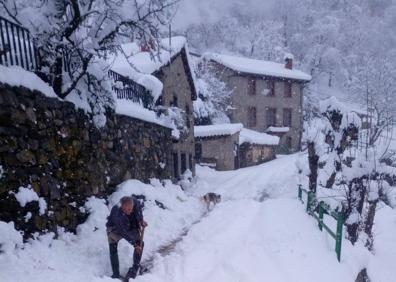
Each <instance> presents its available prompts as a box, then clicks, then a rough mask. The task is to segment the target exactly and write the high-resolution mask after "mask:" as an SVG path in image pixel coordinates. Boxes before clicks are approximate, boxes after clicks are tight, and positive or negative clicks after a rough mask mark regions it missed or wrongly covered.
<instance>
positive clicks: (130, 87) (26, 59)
mask: <svg viewBox="0 0 396 282" xmlns="http://www.w3.org/2000/svg"><path fill="white" fill-rule="evenodd" d="M64 56H65V57H64V58H65V59H66V57H67V56H68V54H67V52H65V55H64ZM69 59H70V58H69ZM69 61H70V60H69ZM0 64H1V65H5V66H14V65H16V66H20V67H22V68H24V69H26V70H28V71H32V72H37V71H38V70H39V66H40V63H39V59H38V52H37V49H36V47H35V44H34V42H33V39H32V36H31V35H30V33H29V31H28V30H27V29H26V28H25V27H23V26H21V25H19V24H16V23H13V22H11V21H10V20H7V19H6V18H3V17H1V16H0ZM63 67H64V70H65V71H69V70H70V65H69V64H65V62H64V63H63ZM109 76H110V77H111V78H113V79H114V81H115V82H121V83H122V87H117V86H115V87H113V90H114V91H115V92H116V94H117V98H118V99H127V100H132V101H134V102H136V103H142V104H143V106H144V107H145V108H151V107H152V106H153V104H154V100H153V97H152V95H150V92H149V91H148V90H147V89H146V88H145V87H144V86H142V85H140V84H138V83H136V82H135V81H133V80H131V79H129V78H128V77H125V76H123V75H121V74H119V73H117V72H115V71H112V70H110V71H109Z"/></svg>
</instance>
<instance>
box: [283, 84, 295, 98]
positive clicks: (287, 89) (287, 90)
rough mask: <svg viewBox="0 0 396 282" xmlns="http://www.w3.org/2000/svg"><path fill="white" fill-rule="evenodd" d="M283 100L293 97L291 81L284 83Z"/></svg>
mask: <svg viewBox="0 0 396 282" xmlns="http://www.w3.org/2000/svg"><path fill="white" fill-rule="evenodd" d="M283 96H284V97H285V98H291V97H293V82H291V81H286V82H285V89H284V95H283Z"/></svg>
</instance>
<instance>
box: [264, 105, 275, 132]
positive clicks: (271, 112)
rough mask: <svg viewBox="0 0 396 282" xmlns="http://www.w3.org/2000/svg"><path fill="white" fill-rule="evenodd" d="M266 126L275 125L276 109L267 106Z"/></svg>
mask: <svg viewBox="0 0 396 282" xmlns="http://www.w3.org/2000/svg"><path fill="white" fill-rule="evenodd" d="M266 119H267V127H269V126H276V109H275V108H267V111H266Z"/></svg>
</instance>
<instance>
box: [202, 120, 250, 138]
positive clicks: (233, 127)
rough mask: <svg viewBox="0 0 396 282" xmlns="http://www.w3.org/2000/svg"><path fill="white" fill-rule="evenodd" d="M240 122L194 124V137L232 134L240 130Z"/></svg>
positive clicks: (241, 125) (241, 126)
mask: <svg viewBox="0 0 396 282" xmlns="http://www.w3.org/2000/svg"><path fill="white" fill-rule="evenodd" d="M242 128H243V124H242V123H223V124H214V125H200V126H194V136H195V137H211V136H223V135H233V134H235V133H238V132H240V131H241V130H242Z"/></svg>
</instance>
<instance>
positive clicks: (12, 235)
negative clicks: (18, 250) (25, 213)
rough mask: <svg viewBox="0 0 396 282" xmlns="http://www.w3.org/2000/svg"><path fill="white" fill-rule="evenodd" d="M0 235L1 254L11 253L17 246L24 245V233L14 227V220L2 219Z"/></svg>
mask: <svg viewBox="0 0 396 282" xmlns="http://www.w3.org/2000/svg"><path fill="white" fill-rule="evenodd" d="M0 235H1V236H0V256H1V254H2V253H5V254H11V253H12V252H13V251H14V250H15V247H18V246H22V235H21V234H20V233H19V232H18V231H16V230H15V229H14V223H13V222H9V223H5V222H3V221H0ZM0 277H1V276H0ZM3 281H6V280H3Z"/></svg>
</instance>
